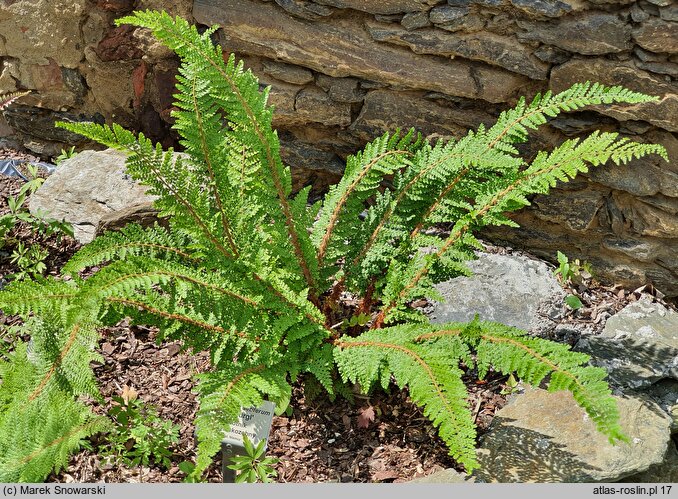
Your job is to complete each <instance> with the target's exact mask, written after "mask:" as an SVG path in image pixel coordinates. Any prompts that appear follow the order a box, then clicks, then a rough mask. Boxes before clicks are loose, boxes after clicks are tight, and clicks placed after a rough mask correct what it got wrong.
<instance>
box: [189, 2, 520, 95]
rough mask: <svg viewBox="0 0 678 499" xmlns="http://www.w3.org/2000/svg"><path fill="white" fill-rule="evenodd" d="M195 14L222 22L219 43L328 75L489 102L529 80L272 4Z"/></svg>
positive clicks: (233, 5) (345, 21)
mask: <svg viewBox="0 0 678 499" xmlns="http://www.w3.org/2000/svg"><path fill="white" fill-rule="evenodd" d="M193 12H194V15H195V17H196V19H197V20H198V21H199V22H202V23H204V24H214V23H217V24H219V25H220V26H221V30H220V34H221V36H222V43H223V44H224V46H227V47H229V49H230V50H233V51H237V52H245V53H248V54H254V55H258V56H263V57H266V58H270V59H284V60H285V61H286V62H288V63H292V64H297V65H301V66H305V67H307V68H311V69H313V70H315V71H319V72H321V73H324V74H326V75H329V76H335V77H345V76H358V77H361V78H364V79H367V80H376V81H380V82H384V83H387V84H391V85H396V86H401V87H409V88H414V89H426V90H436V91H441V92H450V91H451V92H452V93H454V94H456V95H461V96H465V97H470V98H474V99H484V100H487V101H490V102H501V101H504V100H506V99H508V98H510V97H511V96H512V95H515V94H516V92H517V90H518V89H519V88H520V87H521V86H523V85H525V84H526V83H527V81H526V79H525V78H524V77H521V76H519V75H516V74H514V73H510V72H508V71H503V70H501V69H498V68H493V67H491V66H485V65H480V66H479V65H477V64H473V63H472V62H469V61H465V60H452V61H450V60H447V61H445V60H442V59H441V60H437V59H422V58H419V57H417V55H416V54H414V53H413V52H411V51H409V50H407V49H404V48H400V47H394V46H392V45H388V44H381V43H377V42H375V41H374V40H373V39H372V37H371V36H370V35H369V33H368V32H367V31H366V30H365V28H363V27H362V23H360V22H356V19H351V18H337V19H335V20H327V19H319V20H317V21H316V22H314V23H308V22H303V21H301V20H297V19H294V18H291V17H285V16H280V15H279V11H278V10H277V9H276V8H275V6H274V5H273V4H270V3H260V2H256V1H254V0H224V1H221V0H220V1H217V0H198V1H196V2H195V7H194V11H193ZM490 82H492V84H490Z"/></svg>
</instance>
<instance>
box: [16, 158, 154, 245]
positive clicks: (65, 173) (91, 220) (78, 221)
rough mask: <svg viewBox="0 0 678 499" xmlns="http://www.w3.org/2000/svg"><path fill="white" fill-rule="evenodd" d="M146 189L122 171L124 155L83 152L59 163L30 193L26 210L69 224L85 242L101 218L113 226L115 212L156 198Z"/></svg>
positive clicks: (81, 240)
mask: <svg viewBox="0 0 678 499" xmlns="http://www.w3.org/2000/svg"><path fill="white" fill-rule="evenodd" d="M146 189H147V188H146V187H143V186H141V185H139V184H138V183H137V182H135V181H134V180H133V179H132V178H131V177H130V176H129V175H127V174H126V173H125V154H123V153H121V152H119V151H115V150H113V149H107V150H105V151H83V152H81V153H79V154H77V155H76V156H74V157H72V158H70V159H68V160H66V161H64V162H63V163H61V164H60V165H59V167H58V168H57V169H56V171H55V172H54V174H52V175H51V176H50V177H49V178H48V179H47V180H46V181H45V183H44V184H43V185H42V186H41V187H40V189H38V191H37V192H36V193H35V194H33V195H32V196H31V200H30V204H29V209H30V211H31V213H35V212H36V211H37V210H44V211H46V212H47V213H48V214H49V216H50V217H52V218H55V219H58V220H65V221H66V222H68V223H70V224H72V225H73V232H74V236H75V239H77V240H78V241H79V242H81V243H83V244H84V243H88V242H90V241H91V240H92V239H94V236H95V232H96V229H97V226H98V225H99V222H100V221H101V220H102V219H105V221H106V223H108V224H113V225H115V212H118V211H121V210H122V211H123V213H124V210H126V209H128V208H129V207H131V206H135V205H140V204H145V205H146V206H148V204H149V203H150V202H152V201H153V200H154V199H155V197H153V196H149V195H147V194H146Z"/></svg>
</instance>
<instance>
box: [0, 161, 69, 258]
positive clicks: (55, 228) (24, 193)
mask: <svg viewBox="0 0 678 499" xmlns="http://www.w3.org/2000/svg"><path fill="white" fill-rule="evenodd" d="M26 170H27V173H28V175H29V180H28V181H27V182H26V183H24V185H22V186H21V189H19V193H18V194H17V195H16V196H8V197H7V207H8V208H9V213H6V214H4V215H2V216H0V248H2V247H4V246H5V245H8V244H10V245H11V244H18V241H16V240H15V239H14V238H13V237H11V236H10V235H11V232H12V231H13V230H14V229H15V228H16V227H17V225H18V224H19V223H25V224H27V225H29V226H30V227H31V229H32V230H33V231H35V232H38V233H40V234H43V235H44V236H46V237H49V236H51V235H52V234H57V235H59V236H61V235H62V234H66V235H69V236H71V237H72V236H73V228H72V227H71V226H70V224H67V223H65V222H60V221H58V220H54V219H52V218H50V217H48V216H47V214H46V213H45V212H44V211H40V210H38V211H37V212H36V213H35V214H31V213H30V212H29V211H28V209H27V208H26V201H27V200H28V197H29V196H30V195H31V194H33V193H35V191H37V190H38V189H39V188H40V186H41V185H42V184H43V183H44V181H45V179H44V178H41V177H40V176H39V175H38V166H37V165H32V164H27V166H26Z"/></svg>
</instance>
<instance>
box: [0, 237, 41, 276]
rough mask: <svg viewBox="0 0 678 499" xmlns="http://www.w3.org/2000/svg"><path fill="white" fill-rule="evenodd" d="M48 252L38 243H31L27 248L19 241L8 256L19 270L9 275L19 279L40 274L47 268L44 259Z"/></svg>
mask: <svg viewBox="0 0 678 499" xmlns="http://www.w3.org/2000/svg"><path fill="white" fill-rule="evenodd" d="M48 254H49V253H48V251H47V250H46V249H45V248H43V247H42V246H40V245H39V244H31V245H30V247H28V248H27V247H26V246H25V245H24V243H22V242H21V241H19V243H18V244H17V246H16V248H15V249H14V251H13V252H12V256H11V258H10V262H12V263H14V264H15V265H16V266H17V267H19V271H18V272H15V273H14V274H12V275H10V276H9V277H11V278H12V279H17V280H20V279H25V278H27V277H36V276H38V275H42V273H43V272H44V271H45V270H46V269H47V265H45V259H46V258H47V256H48Z"/></svg>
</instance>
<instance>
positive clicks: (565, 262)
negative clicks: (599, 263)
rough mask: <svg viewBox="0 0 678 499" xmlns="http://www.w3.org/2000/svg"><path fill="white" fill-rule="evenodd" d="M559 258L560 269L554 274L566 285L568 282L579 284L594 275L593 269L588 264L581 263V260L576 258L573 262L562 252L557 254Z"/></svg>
mask: <svg viewBox="0 0 678 499" xmlns="http://www.w3.org/2000/svg"><path fill="white" fill-rule="evenodd" d="M557 258H558V268H557V269H556V270H554V271H553V274H554V275H556V276H559V277H560V280H561V281H562V282H563V283H564V284H567V283H568V282H575V283H577V284H578V283H579V282H581V281H582V280H583V279H589V278H591V276H592V275H593V269H592V267H591V264H590V263H588V262H580V261H579V258H575V260H574V261H572V262H571V261H570V259H569V258H568V257H567V255H565V254H564V253H562V252H560V251H558V253H557ZM577 281H578V282H577Z"/></svg>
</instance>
